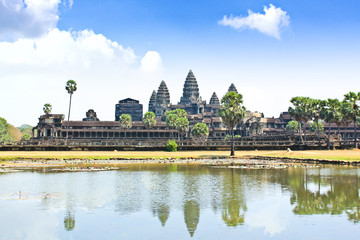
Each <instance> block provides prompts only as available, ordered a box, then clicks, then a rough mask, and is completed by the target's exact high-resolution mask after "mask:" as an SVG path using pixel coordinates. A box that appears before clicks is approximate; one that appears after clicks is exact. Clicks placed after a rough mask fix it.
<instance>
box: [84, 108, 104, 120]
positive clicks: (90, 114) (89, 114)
mask: <svg viewBox="0 0 360 240" xmlns="http://www.w3.org/2000/svg"><path fill="white" fill-rule="evenodd" d="M83 121H100V120H99V119H98V118H97V117H96V112H95V111H94V110H93V109H89V111H87V112H86V118H83Z"/></svg>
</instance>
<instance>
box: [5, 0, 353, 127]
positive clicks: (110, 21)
mask: <svg viewBox="0 0 360 240" xmlns="http://www.w3.org/2000/svg"><path fill="white" fill-rule="evenodd" d="M359 9H360V2H359V1H358V0H347V1H340V0H328V1H313V0H291V1H289V0H273V1H265V0H257V1H253V0H231V1H228V0H206V1H205V0H197V1H194V0H192V1H189V0H181V1H180V0H172V1H169V0H153V1H148V0H122V1H118V0H101V1H100V0H0V81H1V94H0V102H1V105H0V117H3V118H6V119H7V120H8V122H10V123H11V124H13V125H15V126H19V125H21V124H23V123H28V124H32V125H36V123H37V118H38V117H39V116H40V115H41V114H42V106H43V105H44V104H45V103H51V104H52V105H53V113H63V114H67V110H68V102H69V96H68V94H67V92H66V90H65V83H66V81H67V80H68V79H74V80H75V81H77V83H78V91H76V92H75V94H74V96H73V105H72V113H71V119H73V120H81V119H82V118H83V117H84V116H85V113H86V111H87V110H88V109H90V108H92V109H94V110H95V111H96V112H97V114H98V117H99V118H100V120H114V119H115V117H114V115H115V104H116V103H117V102H118V101H119V100H121V99H123V98H127V97H131V98H135V99H139V100H140V101H141V103H142V104H143V105H144V111H146V110H147V104H148V100H149V98H150V96H151V93H152V90H157V88H158V86H159V84H160V82H161V80H165V81H166V83H167V85H168V88H169V91H170V97H171V102H172V103H174V104H175V103H177V102H178V101H179V100H180V96H181V94H182V88H183V84H184V81H185V77H186V75H187V73H188V71H189V69H192V70H193V72H194V74H195V76H196V78H197V80H198V84H199V88H200V95H201V96H202V97H203V99H204V100H207V101H209V99H210V97H211V95H212V93H213V92H214V91H215V92H216V93H217V95H218V96H219V97H221V96H223V95H224V94H225V92H226V90H227V88H228V87H229V86H230V84H231V83H234V84H235V85H236V87H237V89H238V91H239V92H240V93H242V94H243V95H244V104H245V106H246V107H247V108H248V109H250V110H252V111H260V112H263V113H264V114H265V116H267V117H272V116H275V117H276V116H278V115H279V113H280V112H281V111H286V110H287V108H288V106H289V99H290V98H291V97H293V96H298V95H301V96H310V97H314V98H328V97H331V98H335V97H336V98H342V96H343V94H344V93H346V92H348V91H350V90H351V91H360V87H359V80H360V44H359V43H360V14H359V12H358V11H359Z"/></svg>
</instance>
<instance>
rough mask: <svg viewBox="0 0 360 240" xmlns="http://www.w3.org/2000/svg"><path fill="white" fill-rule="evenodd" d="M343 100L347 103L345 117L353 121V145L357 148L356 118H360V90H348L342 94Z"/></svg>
mask: <svg viewBox="0 0 360 240" xmlns="http://www.w3.org/2000/svg"><path fill="white" fill-rule="evenodd" d="M343 102H345V103H347V105H346V106H347V107H346V111H345V114H346V115H345V117H346V118H347V119H351V120H352V121H353V122H354V146H355V148H358V144H357V133H356V130H357V124H356V122H357V119H358V118H360V92H358V93H354V92H349V93H347V94H345V95H344V100H343Z"/></svg>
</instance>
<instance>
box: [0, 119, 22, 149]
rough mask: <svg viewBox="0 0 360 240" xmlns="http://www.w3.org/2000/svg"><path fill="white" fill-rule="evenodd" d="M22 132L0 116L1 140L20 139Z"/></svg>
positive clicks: (9, 141)
mask: <svg viewBox="0 0 360 240" xmlns="http://www.w3.org/2000/svg"><path fill="white" fill-rule="evenodd" d="M20 138H21V132H20V130H19V129H17V128H15V127H14V126H12V125H11V124H9V123H8V122H7V121H6V120H5V119H4V118H1V117H0V142H6V143H11V142H15V141H16V140H20Z"/></svg>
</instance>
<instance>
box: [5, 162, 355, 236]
mask: <svg viewBox="0 0 360 240" xmlns="http://www.w3.org/2000/svg"><path fill="white" fill-rule="evenodd" d="M359 180H360V168H358V167H351V166H346V167H344V166H330V165H327V166H319V165H317V166H316V165H310V166H307V167H304V166H292V167H288V168H281V169H248V168H222V167H216V166H200V165H186V164H137V165H135V164H132V165H130V164H129V165H122V166H121V168H120V169H117V170H111V171H98V172H81V171H80V172H63V171H61V169H60V170H59V171H54V169H50V168H34V169H27V170H25V171H19V172H11V173H0V181H1V183H2V184H1V185H0V212H1V216H0V233H1V234H0V239H339V238H346V239H358V236H359V235H360V183H359Z"/></svg>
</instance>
